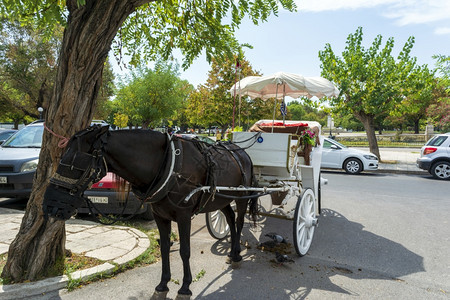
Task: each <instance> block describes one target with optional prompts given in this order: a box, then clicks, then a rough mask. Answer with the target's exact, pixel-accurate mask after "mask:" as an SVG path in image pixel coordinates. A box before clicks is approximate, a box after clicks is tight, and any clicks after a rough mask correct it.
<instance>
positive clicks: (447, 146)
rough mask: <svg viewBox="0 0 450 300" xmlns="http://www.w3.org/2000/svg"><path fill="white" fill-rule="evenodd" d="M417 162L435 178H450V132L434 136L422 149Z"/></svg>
mask: <svg viewBox="0 0 450 300" xmlns="http://www.w3.org/2000/svg"><path fill="white" fill-rule="evenodd" d="M416 164H417V166H418V167H419V168H421V169H423V170H427V171H428V172H429V173H430V174H431V175H433V177H434V178H437V179H450V132H447V133H445V134H438V135H435V136H434V137H432V138H431V139H430V140H429V141H428V142H427V143H426V144H425V146H423V147H422V149H421V150H420V157H419V158H418V159H417V162H416Z"/></svg>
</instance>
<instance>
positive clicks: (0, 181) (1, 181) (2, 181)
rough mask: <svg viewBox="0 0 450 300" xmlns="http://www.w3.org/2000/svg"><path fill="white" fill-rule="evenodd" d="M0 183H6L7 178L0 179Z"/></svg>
mask: <svg viewBox="0 0 450 300" xmlns="http://www.w3.org/2000/svg"><path fill="white" fill-rule="evenodd" d="M0 183H8V178H7V177H0Z"/></svg>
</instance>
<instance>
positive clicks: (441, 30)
mask: <svg viewBox="0 0 450 300" xmlns="http://www.w3.org/2000/svg"><path fill="white" fill-rule="evenodd" d="M434 33H435V34H438V35H444V34H450V27H438V28H436V29H435V30H434Z"/></svg>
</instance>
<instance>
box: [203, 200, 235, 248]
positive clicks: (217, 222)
mask: <svg viewBox="0 0 450 300" xmlns="http://www.w3.org/2000/svg"><path fill="white" fill-rule="evenodd" d="M230 205H231V208H232V209H233V210H234V211H236V204H235V203H234V201H233V202H232V203H231V204H230ZM205 218H206V228H207V229H208V232H209V234H210V235H211V236H212V237H213V238H215V239H218V240H221V239H224V238H225V237H226V236H227V235H228V234H229V233H230V226H228V223H227V219H226V218H225V215H224V214H223V212H222V211H220V210H216V211H212V212H208V213H206V214H205Z"/></svg>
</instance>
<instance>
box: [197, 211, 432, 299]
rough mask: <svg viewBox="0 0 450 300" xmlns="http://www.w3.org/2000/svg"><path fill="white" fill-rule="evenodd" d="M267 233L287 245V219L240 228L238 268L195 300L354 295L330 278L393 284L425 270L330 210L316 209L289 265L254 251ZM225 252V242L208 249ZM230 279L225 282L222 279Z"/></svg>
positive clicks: (413, 258) (396, 245) (391, 245)
mask: <svg viewBox="0 0 450 300" xmlns="http://www.w3.org/2000/svg"><path fill="white" fill-rule="evenodd" d="M269 232H276V233H278V234H281V235H283V236H284V237H288V239H289V241H290V242H292V221H289V220H281V219H277V218H272V217H268V218H265V220H263V221H262V222H260V223H259V225H258V226H257V227H256V228H251V227H250V226H246V227H245V228H244V233H243V238H242V241H243V243H244V244H245V243H246V244H248V247H247V249H244V251H243V252H242V254H243V256H244V262H243V264H242V266H241V268H240V269H235V270H232V269H231V268H228V269H227V268H225V269H224V270H223V272H222V273H221V274H219V275H218V276H216V277H215V278H214V279H211V280H210V281H209V283H208V285H207V286H206V287H205V288H204V289H203V290H202V292H201V293H200V294H198V295H196V298H197V297H198V299H225V298H228V299H305V298H307V297H308V295H309V294H310V293H311V291H313V290H315V289H318V290H323V291H329V292H333V293H339V294H345V295H353V296H358V295H359V294H358V292H355V289H354V286H351V285H349V286H342V285H337V284H336V283H334V282H333V281H334V280H333V277H334V276H337V275H340V276H346V277H348V278H350V279H354V280H360V279H375V280H398V279H397V278H398V277H401V276H405V275H408V274H413V273H417V272H423V271H425V270H424V266H423V258H422V257H421V256H419V255H417V254H415V253H413V252H411V251H409V250H408V249H406V248H405V247H403V246H402V245H401V244H399V243H396V242H394V241H391V240H389V239H386V238H384V237H382V236H379V235H376V234H374V233H372V232H369V231H366V230H364V226H363V225H361V224H359V223H356V222H352V221H350V220H348V219H346V218H345V216H343V215H341V214H339V213H338V212H336V211H334V210H330V209H325V210H323V211H322V215H321V217H320V221H319V227H318V228H316V232H315V237H314V240H313V244H312V246H311V248H310V250H309V254H308V255H306V256H304V257H298V256H297V255H296V254H295V250H294V248H293V246H292V247H291V248H290V249H291V253H289V254H288V255H289V256H291V257H292V258H293V259H294V260H295V263H291V264H283V265H279V264H278V263H276V262H275V260H274V258H275V255H274V253H272V252H266V251H264V252H263V251H261V250H259V249H257V247H256V245H257V244H258V243H260V242H263V241H266V240H267V239H268V238H267V237H265V234H267V233H269ZM243 248H244V247H243ZM228 250H229V243H228V241H227V240H222V241H218V242H216V243H214V245H213V246H212V248H211V251H212V252H213V253H214V254H216V255H223V256H224V255H226V254H227V253H228ZM230 276H231V280H224V279H225V278H229V277H230ZM224 297H225V298H224Z"/></svg>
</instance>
